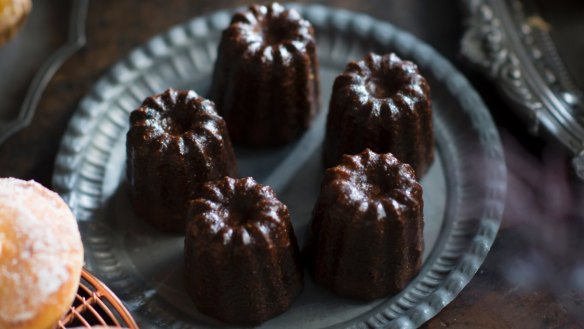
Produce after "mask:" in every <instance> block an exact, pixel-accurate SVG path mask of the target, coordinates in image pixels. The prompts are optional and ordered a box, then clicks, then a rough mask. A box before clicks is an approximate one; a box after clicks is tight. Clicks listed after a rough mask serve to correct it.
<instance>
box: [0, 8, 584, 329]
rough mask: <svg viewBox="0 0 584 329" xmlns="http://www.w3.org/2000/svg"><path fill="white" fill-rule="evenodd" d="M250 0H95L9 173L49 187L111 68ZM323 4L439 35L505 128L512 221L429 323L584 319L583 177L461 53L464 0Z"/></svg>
mask: <svg viewBox="0 0 584 329" xmlns="http://www.w3.org/2000/svg"><path fill="white" fill-rule="evenodd" d="M48 2H49V1H48V0H45V1H44V2H41V1H39V3H35V9H34V10H39V11H41V10H51V11H52V14H51V15H60V17H61V18H60V19H58V20H57V22H62V21H66V20H67V19H68V13H69V5H70V3H69V1H55V2H51V6H47V5H46V4H47V3H48ZM249 3H251V1H229V0H214V1H206V0H205V1H185V0H167V1H160V0H148V1H137V0H135V1H131V0H120V1H111V0H110V1H106V0H104V1H101V0H100V1H92V2H91V4H90V9H89V16H88V20H87V37H88V42H87V46H86V47H85V48H84V49H82V50H81V51H79V52H78V53H77V54H75V55H74V56H73V57H72V58H71V59H70V60H68V61H67V62H66V63H65V64H64V65H63V66H62V67H61V68H60V69H59V71H58V72H57V73H56V75H55V76H54V78H53V79H52V80H51V82H50V84H49V85H48V88H47V89H46V91H45V93H44V95H43V97H42V99H41V101H40V104H39V107H38V110H37V113H36V115H35V117H34V119H33V121H32V123H31V124H30V125H29V126H28V127H27V128H26V129H24V130H22V131H21V132H19V133H18V134H16V135H14V136H13V137H12V138H10V139H9V140H7V141H6V142H5V143H4V144H2V145H0V176H14V177H19V178H23V179H35V180H37V181H39V182H40V183H42V184H44V185H45V186H48V187H50V179H51V175H52V171H53V162H54V159H55V155H56V152H57V148H58V145H59V141H60V138H61V136H62V134H63V132H64V130H65V127H66V125H67V122H68V120H69V119H70V117H71V115H72V113H73V111H74V109H75V108H76V106H77V104H78V102H79V100H80V99H81V97H83V95H85V94H86V93H87V92H88V91H89V89H90V88H91V86H92V85H93V83H94V82H95V81H96V80H97V79H98V78H99V77H100V76H101V75H102V74H103V73H104V72H105V71H106V70H107V68H108V67H109V66H110V65H112V64H113V63H115V62H116V61H117V60H119V59H120V58H121V57H123V56H124V55H126V54H127V53H128V52H129V51H130V50H131V49H133V48H134V47H136V46H138V45H140V44H142V43H144V42H145V41H147V40H148V39H149V38H151V37H152V36H154V35H156V34H158V33H160V32H162V31H165V30H167V29H168V28H169V27H171V26H173V25H175V24H179V23H181V22H184V21H186V20H188V19H190V18H192V17H194V16H198V15H203V14H205V13H209V12H211V11H213V10H216V9H222V8H228V7H233V6H238V5H243V4H249ZM319 3H323V4H327V5H330V6H335V7H343V8H346V9H350V10H354V11H359V12H363V13H368V14H370V15H372V16H375V17H377V18H380V19H383V20H387V21H389V22H391V23H393V24H394V25H397V26H398V27H400V28H402V29H404V30H408V31H410V32H411V33H413V34H415V35H417V36H418V37H419V38H420V39H422V40H424V41H426V42H428V43H429V44H431V45H432V46H433V47H435V48H436V49H437V50H438V51H439V52H440V53H442V54H443V55H444V56H446V57H447V58H449V59H450V60H451V61H452V62H453V63H454V64H455V65H456V66H457V67H458V68H459V69H460V70H461V71H463V72H464V73H465V74H467V76H468V77H469V79H470V80H471V82H472V83H473V84H474V85H475V86H476V88H477V89H478V90H479V92H480V93H481V95H482V96H483V98H484V99H485V101H486V102H487V104H488V106H489V107H490V109H491V110H492V112H493V114H494V117H495V119H496V121H497V124H498V125H499V127H500V128H501V132H502V136H503V140H504V144H505V149H506V154H507V159H508V163H509V170H510V173H509V176H510V178H509V193H508V194H509V197H508V199H509V200H508V204H507V208H506V212H505V218H504V221H503V228H502V230H501V232H500V234H499V237H498V239H497V241H496V242H495V244H494V246H493V248H492V251H491V253H490V254H489V256H488V257H487V260H486V262H485V264H484V265H483V266H482V268H481V269H480V270H479V273H477V275H476V276H475V278H474V279H473V280H472V281H471V283H470V284H469V285H468V286H467V287H466V288H465V289H464V290H463V291H462V293H461V294H460V295H459V296H458V297H457V298H456V299H455V300H454V301H453V302H452V303H451V304H450V305H448V306H447V307H446V308H445V309H444V310H443V311H442V312H441V313H439V314H438V315H437V316H436V317H435V318H433V319H432V320H431V321H429V322H428V323H427V324H426V325H425V328H445V327H447V328H584V318H583V314H584V293H583V292H584V251H583V250H584V248H583V246H584V243H583V242H581V241H580V240H582V238H581V237H582V236H584V224H583V223H584V220H583V217H584V216H583V214H584V207H582V202H580V200H582V195H584V194H583V193H582V192H584V189H582V186H581V184H578V183H575V182H574V181H575V178H574V176H573V175H572V174H571V173H570V171H569V166H568V161H567V159H568V156H567V155H566V154H565V152H564V150H562V149H561V148H560V147H559V146H556V145H554V144H552V143H548V142H545V141H543V140H541V139H538V138H535V137H532V136H529V135H527V134H526V133H525V132H524V131H525V128H524V127H523V126H522V125H521V123H520V122H518V121H517V119H516V118H515V117H514V116H513V115H512V114H511V111H510V110H509V109H508V107H507V106H506V105H505V104H503V103H501V101H500V99H499V97H498V96H497V95H496V93H495V92H494V90H493V87H492V86H490V85H489V84H488V83H486V82H485V81H484V80H483V79H482V78H480V77H478V76H477V75H475V74H474V73H473V72H472V71H471V70H469V69H468V68H467V67H466V66H465V65H464V62H463V61H462V60H461V58H460V56H459V55H458V54H459V49H458V48H459V40H460V38H461V35H462V33H463V26H462V22H463V17H462V14H461V11H460V8H459V7H458V4H457V2H455V1H446V0H443V1H430V0H425V1H423V0H393V1H387V0H374V1H350V0H331V1H319ZM36 15H37V16H43V15H39V14H36ZM31 17H35V16H31ZM47 17H54V16H47ZM31 20H32V18H31ZM29 23H30V24H31V26H32V25H33V24H35V23H34V22H29ZM27 24H28V23H27ZM27 27H28V26H27ZM27 27H25V28H27ZM32 33H33V34H34V32H32ZM43 33H46V34H47V36H46V37H47V38H49V39H48V40H51V42H58V41H59V40H64V36H63V35H62V33H63V28H62V24H61V23H51V24H49V26H48V27H47V29H46V30H45V31H44V32H43ZM29 34H30V33H29ZM27 38H29V39H27ZM12 42H13V43H24V44H26V43H34V42H35V39H34V38H33V37H30V35H27V33H22V34H20V35H18V36H17V38H16V39H15V40H13V41H12ZM10 47H11V44H8V45H7V46H6V47H3V48H0V61H2V60H3V59H6V58H8V55H7V53H8V52H9V51H11V50H10V49H11V48H10ZM12 48H14V47H12ZM24 49H26V48H24ZM12 51H14V50H12ZM23 51H24V50H23ZM29 55H30V54H25V53H23V54H22V57H20V58H21V61H23V62H21V63H19V64H18V65H23V67H27V70H28V68H30V67H31V65H35V63H37V62H38V60H39V58H38V57H34V58H33V57H31V56H29ZM11 56H13V57H14V54H12V55H11ZM39 56H41V55H39ZM41 59H42V57H41ZM0 68H2V70H0V81H1V82H4V83H5V82H6V81H12V79H13V77H12V76H11V75H12V74H13V73H11V74H10V75H9V74H7V72H6V70H8V69H7V68H3V66H2V64H1V63H0ZM11 72H14V70H11ZM26 72H27V73H26V74H30V71H26ZM26 79H27V77H26V76H25V77H22V78H18V79H17V78H16V77H14V81H17V82H18V83H15V84H14V85H11V88H12V89H11V93H12V94H11V95H10V96H9V97H7V98H3V99H0V111H3V110H4V111H5V113H8V111H9V109H8V107H10V108H12V107H13V106H14V104H19V103H20V101H21V100H20V99H19V97H21V96H20V95H23V94H24V90H25V89H26V87H27V85H26V81H25V80H26ZM8 104H10V106H9V105H8ZM5 115H9V114H5ZM0 118H2V116H0ZM579 208H583V209H582V210H580V209H579Z"/></svg>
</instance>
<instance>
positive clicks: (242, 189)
mask: <svg viewBox="0 0 584 329" xmlns="http://www.w3.org/2000/svg"><path fill="white" fill-rule="evenodd" d="M185 278H186V280H185V282H186V288H187V291H188V292H189V294H190V296H191V297H192V299H193V301H194V303H195V305H196V307H197V310H199V311H201V312H203V313H204V314H207V315H209V316H212V317H214V318H216V319H219V320H221V321H223V322H226V323H230V324H237V325H257V324H260V323H262V322H264V321H266V320H268V319H270V318H272V317H274V316H276V315H278V314H280V313H283V312H284V311H285V310H286V309H288V308H289V307H290V305H291V304H292V301H293V299H294V297H295V296H296V295H298V294H299V293H300V291H301V289H302V280H303V278H302V269H301V267H300V258H299V250H298V245H297V242H296V237H295V235H294V231H293V228H292V224H291V222H290V216H289V214H288V209H287V208H286V206H285V205H284V204H282V203H281V202H280V201H278V200H277V199H276V196H275V195H274V192H273V191H272V189H271V188H269V187H267V186H262V185H259V184H257V183H256V182H255V181H254V180H253V179H252V178H243V179H238V180H236V179H232V178H228V177H226V178H224V179H222V180H220V181H215V182H211V183H208V184H206V185H205V187H204V188H203V191H202V193H201V197H200V198H198V199H196V200H194V201H193V202H192V203H191V211H190V216H189V221H188V223H187V232H186V238H185Z"/></svg>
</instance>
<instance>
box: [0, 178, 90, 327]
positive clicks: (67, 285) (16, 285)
mask: <svg viewBox="0 0 584 329" xmlns="http://www.w3.org/2000/svg"><path fill="white" fill-rule="evenodd" d="M82 265H83V246H82V244H81V237H80V234H79V229H78V228H77V222H76V220H75V217H74V216H73V214H72V213H71V211H70V210H69V208H68V207H67V205H66V204H65V202H63V200H62V199H61V198H60V197H59V196H58V195H57V194H56V193H54V192H52V191H50V190H48V189H46V188H44V187H43V186H42V185H40V184H38V183H36V182H34V181H28V182H27V181H22V180H19V179H15V178H0V301H1V302H0V329H8V328H10V329H24V328H26V329H49V328H54V326H55V324H56V323H57V321H58V320H59V319H60V318H61V316H62V315H63V314H64V313H65V312H66V311H67V310H68V308H69V307H70V305H71V303H72V302H73V298H74V297H75V293H76V292H77V288H78V286H79V278H80V275H81V267H82ZM5 301H10V302H9V303H7V302H5Z"/></svg>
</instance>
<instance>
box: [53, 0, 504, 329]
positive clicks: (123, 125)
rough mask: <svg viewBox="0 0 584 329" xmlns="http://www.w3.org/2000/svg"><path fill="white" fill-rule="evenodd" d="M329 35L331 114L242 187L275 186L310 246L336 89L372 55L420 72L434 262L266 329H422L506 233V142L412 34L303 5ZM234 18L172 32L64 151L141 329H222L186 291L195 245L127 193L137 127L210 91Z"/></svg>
mask: <svg viewBox="0 0 584 329" xmlns="http://www.w3.org/2000/svg"><path fill="white" fill-rule="evenodd" d="M291 6H293V7H295V8H297V9H298V10H299V11H300V12H301V14H302V15H304V17H306V18H307V19H308V20H309V21H311V22H312V24H313V25H314V27H315V29H316V31H317V44H318V55H319V59H320V65H321V67H320V73H321V87H322V91H323V93H322V94H323V95H322V104H323V108H322V111H321V112H320V114H319V116H318V117H317V118H316V120H315V122H314V124H313V127H312V128H311V129H310V130H309V131H307V132H306V133H305V134H304V135H303V136H302V137H301V138H300V139H299V140H298V141H297V142H294V143H292V144H290V145H287V146H284V147H282V148H279V149H276V150H271V151H251V150H242V149H236V153H237V156H238V165H239V168H240V174H241V175H243V176H253V177H255V178H256V179H257V180H258V181H260V182H262V183H264V184H267V185H270V186H272V187H273V188H274V190H275V191H276V192H277V194H278V196H279V198H280V199H281V200H282V201H283V202H284V203H286V204H287V205H288V207H289V209H290V212H291V215H292V221H293V225H294V228H295V231H296V234H297V236H298V237H299V242H300V243H301V244H302V243H303V241H304V235H305V230H306V227H307V224H308V222H309V220H310V213H311V210H312V207H313V204H314V201H315V200H316V197H317V193H318V189H319V185H320V180H321V175H322V171H323V168H322V167H321V164H320V145H321V142H322V139H323V131H324V124H325V120H326V111H327V108H326V104H328V99H329V97H330V91H331V86H332V82H333V79H334V77H335V76H336V75H337V74H339V73H340V72H341V71H342V70H343V68H344V66H345V64H346V63H347V62H348V61H349V60H352V59H358V58H361V57H362V56H364V54H366V53H367V52H370V51H374V52H379V53H385V52H390V51H394V52H397V53H398V54H399V55H401V56H402V57H404V58H407V59H411V60H413V61H415V62H416V63H417V64H418V65H419V67H420V69H421V71H422V73H423V74H424V75H425V76H426V77H427V78H428V81H429V83H430V85H431V88H432V97H433V103H434V118H433V119H434V124H435V135H436V143H437V154H436V156H437V160H436V161H435V163H434V165H433V166H432V168H431V169H430V171H429V173H428V174H427V175H426V177H425V178H424V180H423V182H422V184H423V186H424V202H425V207H424V211H425V223H426V224H425V229H424V237H425V245H426V249H425V254H424V263H423V268H422V270H421V272H420V274H419V275H418V276H417V277H416V278H415V279H414V280H413V281H412V282H411V283H410V284H409V285H408V286H407V287H406V288H405V289H404V290H403V291H402V292H401V293H399V294H398V295H396V296H393V297H391V298H386V299H379V300H376V301H373V302H369V303H364V302H357V301H353V300H348V299H343V298H339V297H336V296H334V295H333V294H331V293H329V292H327V291H325V290H323V289H321V288H319V287H317V286H315V285H314V284H313V282H312V280H311V279H310V277H309V276H308V275H307V276H306V282H305V287H304V290H303V292H302V294H301V295H300V296H299V297H298V298H297V300H296V301H295V302H294V304H293V305H292V307H291V308H290V310H288V311H287V312H286V313H284V314H282V315H280V316H278V317H276V318H274V319H272V320H270V321H268V322H266V323H264V324H263V325H262V326H261V327H262V328H325V327H326V328H329V327H334V328H347V327H360V328H361V327H375V328H377V327H387V328H413V327H417V326H419V325H421V324H422V323H424V322H425V321H427V320H428V319H429V318H431V317H432V316H434V315H435V314H437V313H438V312H439V311H440V310H441V309H442V308H444V307H445V306H446V305H447V304H448V303H449V302H450V301H452V300H453V299H454V298H455V297H456V295H457V294H458V293H459V292H460V291H461V290H462V288H463V287H464V286H465V285H466V284H467V283H468V282H469V280H470V279H471V278H472V277H473V275H474V274H475V273H476V271H477V270H478V268H479V266H480V265H481V263H482V262H483V259H484V258H485V256H486V255H487V253H488V251H489V249H490V247H491V244H492V243H493V241H494V239H495V236H496V233H497V230H498V228H499V224H500V220H501V215H502V211H503V203H504V196H505V190H506V185H505V179H506V171H505V166H504V160H503V152H502V148H501V144H500V140H499V136H498V134H497V130H496V129H495V126H494V124H493V122H492V120H491V118H490V116H489V113H488V111H487V109H486V108H485V106H484V105H483V103H482V101H481V99H480V98H479V96H478V95H477V93H476V92H475V91H474V90H473V89H472V87H471V86H470V85H469V83H468V82H467V80H466V79H465V78H464V77H463V76H462V75H461V74H460V73H459V72H457V71H456V70H455V69H454V67H453V66H452V65H451V64H450V63H449V62H447V61H446V60H445V59H444V58H443V57H442V56H440V55H439V54H437V53H436V52H435V51H434V50H433V49H432V48H430V47H429V46H428V45H426V44H424V43H422V42H420V41H418V40H417V39H416V38H414V37H413V36H412V35H410V34H408V33H406V32H402V31H400V30H398V29H396V28H395V27H393V26H392V25H390V24H388V23H385V22H381V21H377V20H375V19H373V18H371V17H368V16H364V15H360V14H356V13H352V12H348V11H344V10H336V9H329V8H326V7H323V6H318V5H310V6H300V5H291ZM230 16H231V11H220V12H217V13H214V14H210V15H207V16H204V17H200V18H196V19H193V20H192V21H190V22H187V23H185V24H183V25H180V26H177V27H175V28H172V29H171V30H170V31H168V32H166V33H164V34H161V35H159V36H157V37H155V38H154V39H152V40H151V41H150V42H148V43H147V44H145V45H144V46H142V47H139V48H138V49H136V50H134V51H133V52H132V53H130V55H129V56H128V57H127V58H125V59H123V60H121V61H120V62H119V63H117V64H116V65H115V66H113V67H112V69H111V70H110V71H109V73H108V74H106V75H105V76H104V77H103V78H101V79H100V80H99V81H98V82H97V83H96V84H95V86H94V87H93V89H92V91H91V92H90V93H89V94H88V95H87V96H86V97H85V98H83V100H82V101H81V103H80V105H79V108H78V109H77V111H76V113H75V115H74V116H73V118H72V119H71V122H70V124H69V127H68V129H67V131H66V133H65V135H64V137H63V140H62V142H61V148H60V150H59V153H58V156H57V160H56V166H55V172H54V176H53V185H54V188H55V189H56V190H57V191H58V192H59V193H60V194H61V195H62V196H63V198H64V199H65V200H66V201H67V202H68V204H69V206H70V207H71V208H72V210H73V212H74V213H75V215H76V216H77V218H78V221H79V226H80V230H81V234H82V238H83V241H84V244H85V248H86V249H85V250H86V255H85V259H86V264H87V267H88V268H89V269H90V270H91V271H92V272H94V273H95V275H96V276H98V277H99V278H100V279H102V280H103V281H104V282H105V283H106V284H107V285H108V286H109V287H110V288H111V289H112V290H113V291H114V292H115V293H116V294H117V295H118V296H119V297H120V299H121V300H122V301H123V302H124V303H125V305H126V306H127V307H128V309H129V310H130V311H131V312H132V313H133V315H134V317H135V318H136V320H137V322H138V323H139V325H140V327H141V328H156V327H165V328H166V327H168V328H209V327H217V326H220V325H221V324H219V323H217V322H216V321H214V320H212V319H209V318H207V317H205V316H203V315H201V314H200V313H198V312H197V311H196V309H195V308H194V306H193V304H192V302H191V301H190V299H189V298H188V296H187V295H186V293H185V292H184V289H183V278H182V277H183V275H182V269H183V264H182V259H183V256H182V255H183V251H182V246H183V237H182V236H180V235H168V234H160V233H158V232H156V231H155V230H154V229H152V228H151V227H149V226H148V225H147V224H145V223H144V222H142V221H141V220H140V219H138V218H136V216H135V215H134V213H133V210H132V208H131V206H130V205H129V200H128V197H127V193H126V186H125V174H124V173H125V134H126V131H127V129H128V114H129V112H130V111H132V110H133V109H134V108H136V107H137V106H138V105H139V104H140V103H141V101H142V100H143V99H144V98H145V97H146V96H148V95H150V94H153V93H158V92H161V91H162V90H164V89H166V88H168V87H174V88H192V89H194V90H196V91H198V92H199V93H201V94H205V92H206V91H207V89H208V87H209V86H208V83H209V80H210V74H211V73H212V69H213V62H214V60H215V56H216V49H217V44H218V41H219V37H220V33H221V30H222V29H223V28H224V27H225V26H227V24H228V22H229V20H230Z"/></svg>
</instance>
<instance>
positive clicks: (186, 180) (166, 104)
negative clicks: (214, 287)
mask: <svg viewBox="0 0 584 329" xmlns="http://www.w3.org/2000/svg"><path fill="white" fill-rule="evenodd" d="M126 145H127V148H126V149H127V179H128V186H129V190H130V199H131V202H132V205H133V207H134V210H135V211H136V213H137V214H138V215H139V216H140V217H142V218H144V219H145V220H146V221H148V222H149V223H150V224H152V225H154V226H155V227H157V228H158V229H160V230H164V231H178V232H180V231H184V225H185V220H186V214H187V201H188V200H189V199H191V198H192V197H193V195H194V194H196V192H197V189H198V188H199V187H200V186H201V185H202V184H203V183H205V182H207V181H209V180H214V179H219V178H222V177H224V176H236V175H237V172H236V164H235V154H234V152H233V148H232V146H231V141H230V139H229V134H228V132H227V128H226V126H225V122H224V121H223V119H222V118H221V117H220V116H219V115H218V114H217V113H216V111H215V105H214V104H213V102H211V101H209V100H206V99H204V98H202V97H200V96H199V95H197V94H196V93H195V92H194V91H176V90H172V89H169V90H167V91H165V92H164V93H162V94H159V95H155V96H152V97H149V98H147V99H146V100H145V101H144V103H143V104H142V106H141V107H140V108H138V109H137V110H135V111H133V112H132V113H131V115H130V130H129V131H128V134H127V144H126Z"/></svg>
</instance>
